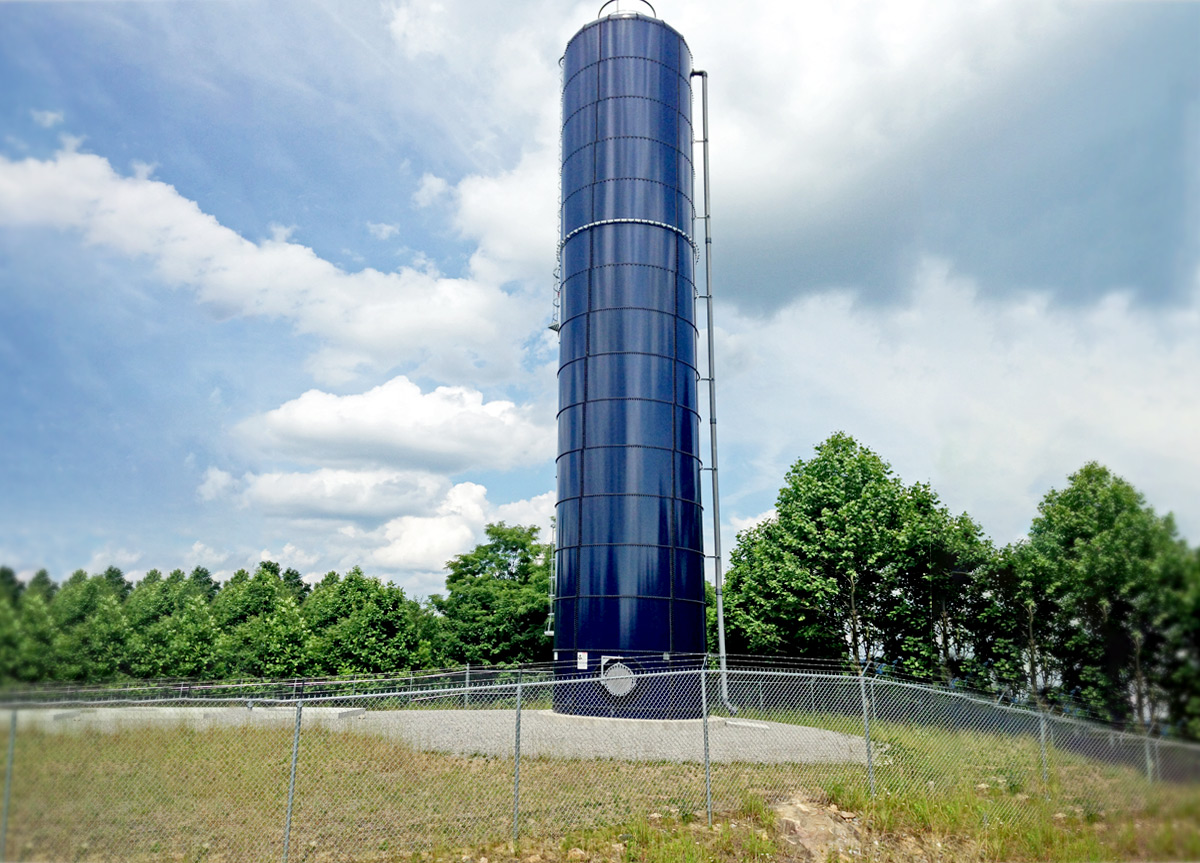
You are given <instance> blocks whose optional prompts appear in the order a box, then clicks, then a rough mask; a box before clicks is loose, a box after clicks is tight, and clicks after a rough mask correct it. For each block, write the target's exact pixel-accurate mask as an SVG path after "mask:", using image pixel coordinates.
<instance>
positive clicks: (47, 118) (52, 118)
mask: <svg viewBox="0 0 1200 863" xmlns="http://www.w3.org/2000/svg"><path fill="white" fill-rule="evenodd" d="M29 116H31V117H32V118H33V122H35V123H37V124H38V125H39V126H41V127H42V128H43V129H51V128H53V127H55V126H57V125H58V124H59V123H61V122H62V121H63V112H62V111H36V110H34V111H30V112H29Z"/></svg>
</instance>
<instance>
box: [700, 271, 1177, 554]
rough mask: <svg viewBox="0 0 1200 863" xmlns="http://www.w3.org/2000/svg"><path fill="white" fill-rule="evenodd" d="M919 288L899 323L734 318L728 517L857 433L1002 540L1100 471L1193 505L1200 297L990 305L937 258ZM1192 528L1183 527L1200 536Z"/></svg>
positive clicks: (723, 317)
mask: <svg viewBox="0 0 1200 863" xmlns="http://www.w3.org/2000/svg"><path fill="white" fill-rule="evenodd" d="M910 288H911V295H910V298H909V300H908V301H907V302H906V303H904V304H903V305H900V306H898V307H894V308H876V307H871V306H864V305H861V304H858V303H856V302H855V299H854V296H853V295H852V294H850V293H844V292H827V293H823V294H820V295H815V296H810V297H806V298H803V299H800V300H797V301H795V302H793V303H791V304H790V305H788V306H787V307H785V308H783V309H781V310H780V311H779V312H778V313H777V314H774V315H772V316H771V317H769V318H767V319H758V318H751V317H747V316H744V315H742V314H740V313H738V312H736V311H734V310H730V309H724V310H722V311H721V314H720V318H719V320H720V322H721V327H720V328H719V329H718V331H717V332H718V336H719V342H718V348H717V350H718V359H719V361H720V364H721V368H722V371H721V373H720V374H721V385H722V388H721V390H720V395H721V398H722V416H723V417H725V420H724V421H723V431H722V441H723V442H724V444H725V445H726V452H727V455H726V456H725V459H724V460H723V470H722V473H723V475H728V474H729V473H733V474H735V476H736V477H737V481H736V482H737V487H738V490H737V491H735V492H734V493H733V494H732V495H731V496H730V497H731V499H728V500H727V501H726V503H728V504H731V505H732V507H733V508H736V507H737V506H739V505H748V504H749V503H750V502H751V501H753V500H759V499H761V498H762V496H764V495H765V496H767V497H769V498H773V497H774V493H775V490H777V489H778V487H779V485H780V484H781V483H782V478H783V475H784V472H785V471H786V469H787V467H788V466H789V465H790V464H791V463H792V462H793V461H795V459H797V458H801V457H803V458H807V457H810V456H811V453H812V446H813V445H814V444H815V443H816V442H818V441H820V440H823V439H824V438H825V437H827V436H828V435H829V434H830V433H831V432H833V431H835V430H837V429H844V430H845V431H847V432H849V433H851V434H853V435H854V436H855V437H857V438H858V439H859V440H860V441H861V442H863V443H864V444H866V445H868V446H870V447H872V448H873V449H875V450H876V451H877V452H879V453H880V454H881V455H883V456H884V457H885V458H888V459H889V460H890V461H892V463H893V466H894V467H895V468H896V469H897V471H898V472H899V473H900V475H901V476H903V477H904V478H905V480H906V481H908V482H914V481H918V480H920V481H926V480H930V481H932V483H933V485H934V487H935V488H936V489H938V491H939V492H941V493H942V495H943V497H944V499H945V500H946V501H947V502H948V503H949V504H950V505H951V506H952V507H953V508H955V509H957V510H967V511H969V512H970V513H971V514H972V515H974V516H975V517H977V518H979V519H981V521H982V522H983V525H984V527H985V529H987V530H988V531H989V532H990V533H991V534H992V535H993V536H994V537H995V538H996V539H997V540H999V541H1002V542H1006V541H1008V540H1010V539H1013V538H1014V537H1016V536H1018V535H1019V534H1021V533H1022V532H1023V531H1024V530H1025V529H1027V527H1028V524H1029V520H1030V519H1031V518H1032V517H1033V515H1034V514H1035V510H1036V504H1037V501H1038V499H1040V497H1041V496H1042V495H1043V494H1044V493H1045V492H1046V491H1047V490H1048V489H1049V488H1050V487H1052V486H1054V485H1058V486H1061V485H1063V484H1064V483H1065V479H1066V476H1067V475H1068V474H1069V473H1071V472H1072V471H1074V470H1076V469H1077V468H1079V467H1080V466H1081V465H1082V464H1083V463H1084V462H1086V461H1088V460H1089V459H1097V460H1099V461H1101V462H1103V463H1105V464H1107V465H1108V466H1109V467H1110V468H1112V469H1113V470H1115V471H1117V472H1118V473H1120V474H1123V475H1125V476H1126V478H1127V479H1129V480H1130V481H1131V482H1133V483H1134V484H1135V485H1136V486H1138V487H1139V488H1141V489H1142V490H1143V491H1145V492H1146V493H1147V495H1148V497H1149V499H1150V501H1151V502H1152V503H1154V504H1155V505H1156V506H1157V507H1158V508H1159V509H1162V510H1168V509H1176V508H1179V509H1186V508H1188V507H1191V497H1192V494H1193V493H1194V489H1195V488H1196V486H1197V485H1198V484H1200V447H1198V446H1197V444H1196V441H1195V433H1194V432H1195V429H1196V428H1200V402H1197V400H1196V399H1195V398H1189V397H1188V396H1187V394H1188V393H1194V392H1195V376H1196V371H1195V370H1196V369H1197V368H1200V342H1198V341H1197V340H1196V338H1195V333H1196V332H1197V328H1198V327H1200V302H1198V301H1197V296H1200V294H1198V295H1193V297H1192V299H1191V302H1190V303H1189V304H1188V305H1186V306H1183V307H1178V308H1174V309H1168V310H1156V309H1147V308H1142V307H1138V306H1135V305H1134V304H1133V303H1132V302H1131V300H1130V298H1129V297H1128V296H1125V295H1121V294H1111V295H1109V296H1107V297H1105V298H1104V299H1102V300H1100V301H1098V302H1096V303H1094V304H1092V305H1090V306H1088V307H1084V308H1082V309H1081V308H1075V307H1072V308H1066V307H1060V306H1056V305H1055V304H1053V303H1052V302H1051V301H1050V299H1049V298H1048V297H1047V296H1045V295H1042V294H1035V293H1031V294H1027V295H1025V296H1024V297H1021V298H1016V299H990V298H988V297H987V296H985V295H984V293H983V292H982V291H981V290H980V286H979V285H978V284H976V282H975V281H974V280H972V279H971V278H969V277H967V276H964V275H962V274H959V273H956V272H955V271H954V270H953V268H952V267H951V265H950V264H949V263H948V262H946V261H945V260H941V259H938V258H933V257H931V258H927V259H925V260H924V261H923V262H922V263H921V265H920V266H919V267H918V268H917V269H916V271H915V272H914V273H913V276H912V282H911V285H910ZM751 490H757V492H758V496H757V497H755V496H754V495H753V494H752V493H751ZM743 502H744V503H743ZM1192 509H1194V507H1192ZM1190 518H1191V519H1192V522H1194V513H1193V514H1192V515H1191V516H1190ZM1192 522H1189V521H1185V520H1181V528H1182V529H1184V530H1185V532H1188V531H1190V533H1191V534H1192V535H1193V536H1196V535H1200V523H1192Z"/></svg>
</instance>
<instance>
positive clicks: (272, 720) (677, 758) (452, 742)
mask: <svg viewBox="0 0 1200 863" xmlns="http://www.w3.org/2000/svg"><path fill="white" fill-rule="evenodd" d="M295 718H296V711H295V708H293V707H287V706H284V707H262V706H256V707H255V708H254V709H253V710H248V709H246V708H245V707H244V706H238V707H158V706H155V707H111V708H97V709H91V710H82V711H81V710H71V709H62V708H52V709H37V710H22V711H20V713H19V720H18V721H19V724H20V727H21V728H34V727H37V728H40V729H41V730H44V731H51V732H60V733H94V732H104V731H116V730H121V729H129V728H144V727H147V726H155V727H171V726H183V727H189V728H195V729H197V730H205V729H209V728H213V729H216V728H231V727H263V728H278V729H279V731H280V733H281V734H282V735H285V736H287V737H288V738H289V739H288V743H289V744H290V736H291V730H292V728H293V726H294V723H295ZM314 725H316V726H322V727H325V728H330V729H333V730H338V731H346V732H350V733H357V734H372V735H378V736H380V737H383V738H388V739H394V740H398V741H402V742H404V743H406V744H407V745H409V746H412V747H414V748H415V749H420V750H423V751H427V752H445V753H448V754H453V755H466V756H469V755H489V756H499V757H511V756H512V754H513V743H514V741H515V727H516V712H515V711H513V710H474V709H465V710H418V709H414V710H362V709H354V708H348V707H320V706H316V705H312V706H306V707H305V708H304V711H303V727H304V728H310V727H312V726H314ZM708 748H709V757H710V758H711V759H712V761H714V762H720V763H728V762H744V763H759V764H786V763H799V764H821V763H847V762H849V763H855V764H865V763H866V752H867V751H866V745H865V743H864V741H863V739H862V738H861V737H857V736H854V735H849V734H840V733H838V732H835V731H827V730H825V729H822V728H808V727H805V726H801V725H789V724H787V723H782V722H766V721H761V720H757V719H726V718H724V717H709V720H708ZM521 754H522V756H531V757H536V756H542V757H557V758H585V759H592V758H613V759H617V760H622V761H673V762H702V761H703V760H704V722H703V720H701V719H609V718H603V717H595V716H576V715H570V714H562V713H555V712H553V711H550V710H524V711H522V712H521Z"/></svg>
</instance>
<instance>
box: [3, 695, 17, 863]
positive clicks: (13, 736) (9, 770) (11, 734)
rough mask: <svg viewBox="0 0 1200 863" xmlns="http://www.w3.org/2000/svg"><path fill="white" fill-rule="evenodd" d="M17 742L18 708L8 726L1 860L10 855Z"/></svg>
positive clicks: (14, 709)
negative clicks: (9, 825) (9, 832)
mask: <svg viewBox="0 0 1200 863" xmlns="http://www.w3.org/2000/svg"><path fill="white" fill-rule="evenodd" d="M16 743H17V709H16V708H15V707H14V708H13V712H12V722H11V724H10V725H9V727H8V761H7V763H6V764H5V767H4V815H3V817H2V818H0V860H7V859H8V856H7V854H6V853H5V852H7V851H8V804H9V801H10V800H12V775H13V756H14V755H16Z"/></svg>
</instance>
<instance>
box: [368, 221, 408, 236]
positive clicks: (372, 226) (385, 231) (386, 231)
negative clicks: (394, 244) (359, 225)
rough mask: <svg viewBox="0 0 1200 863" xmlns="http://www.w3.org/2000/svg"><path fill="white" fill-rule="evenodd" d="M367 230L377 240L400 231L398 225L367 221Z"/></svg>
mask: <svg viewBox="0 0 1200 863" xmlns="http://www.w3.org/2000/svg"><path fill="white" fill-rule="evenodd" d="M367 231H368V232H369V233H370V234H371V236H372V237H374V238H375V239H377V240H386V239H388V238H389V237H393V236H395V235H396V234H398V233H400V226H399V225H391V224H387V223H385V222H367Z"/></svg>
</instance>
